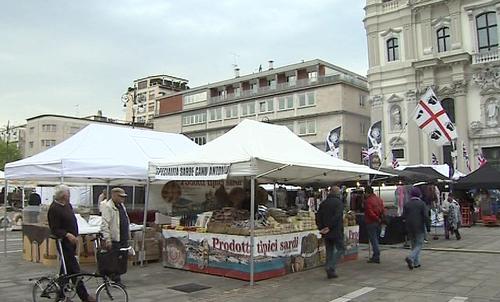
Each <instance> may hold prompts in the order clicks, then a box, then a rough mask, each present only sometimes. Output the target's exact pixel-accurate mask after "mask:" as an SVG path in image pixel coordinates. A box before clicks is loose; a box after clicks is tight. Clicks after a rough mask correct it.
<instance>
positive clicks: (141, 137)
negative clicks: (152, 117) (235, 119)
mask: <svg viewBox="0 0 500 302" xmlns="http://www.w3.org/2000/svg"><path fill="white" fill-rule="evenodd" d="M197 148H198V145H197V144H195V143H194V142H192V141H191V140H190V139H189V138H187V137H186V136H184V135H180V134H172V133H163V132H157V131H151V130H143V129H131V128H128V127H116V126H109V125H100V124H91V125H88V126H86V127H85V128H83V129H82V130H80V131H79V132H78V133H76V134H75V135H73V136H72V137H70V138H68V139H67V140H65V141H63V142H62V143H60V144H58V145H56V146H54V147H52V148H50V149H48V150H46V151H44V152H41V153H38V154H36V155H34V156H32V157H29V158H25V159H22V160H19V161H16V162H11V163H8V164H7V165H6V166H5V178H6V182H7V181H12V180H21V181H35V182H44V183H52V184H58V183H66V184H104V185H107V186H108V189H109V187H110V186H114V185H127V184H147V179H148V163H149V162H150V161H152V160H158V159H161V158H163V159H164V158H169V157H174V156H177V155H180V154H183V153H186V152H188V151H192V150H195V149H197ZM6 185H7V184H6ZM146 191H148V190H146ZM43 211H44V209H43V206H42V209H41V213H42V214H41V215H40V216H42V217H43V216H46V214H44V212H43ZM45 213H46V209H45ZM146 218H147V215H146V212H145V213H144V220H143V221H145V220H146ZM37 227H40V228H46V227H47V223H46V221H37V222H33V223H31V224H30V226H28V227H27V228H26V230H27V231H26V232H25V235H26V237H27V238H31V239H33V238H38V242H37V243H38V244H39V243H41V241H40V240H41V239H40V236H35V234H29V230H36V229H38V228H37ZM145 227H146V226H145V223H143V226H142V228H143V229H145ZM34 232H36V231H34ZM43 233H44V232H38V234H43ZM45 233H46V232H45ZM145 233H146V232H143V234H145ZM32 235H33V236H32ZM142 242H144V240H142ZM32 244H33V240H28V241H27V242H26V244H25V249H30V250H31V248H30V247H31V245H32Z"/></svg>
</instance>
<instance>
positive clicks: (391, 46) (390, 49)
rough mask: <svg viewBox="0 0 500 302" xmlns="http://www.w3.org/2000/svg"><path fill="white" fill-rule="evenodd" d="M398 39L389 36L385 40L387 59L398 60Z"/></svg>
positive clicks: (390, 60)
mask: <svg viewBox="0 0 500 302" xmlns="http://www.w3.org/2000/svg"><path fill="white" fill-rule="evenodd" d="M398 47H399V45H398V39H397V38H391V39H389V40H387V61H388V62H392V61H397V60H399V51H398Z"/></svg>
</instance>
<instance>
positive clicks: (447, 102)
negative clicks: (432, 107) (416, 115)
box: [441, 98, 455, 123]
mask: <svg viewBox="0 0 500 302" xmlns="http://www.w3.org/2000/svg"><path fill="white" fill-rule="evenodd" d="M441 106H443V109H444V110H445V111H446V114H448V116H449V117H450V120H451V122H452V123H455V101H454V100H453V99H450V98H446V99H444V100H442V101H441Z"/></svg>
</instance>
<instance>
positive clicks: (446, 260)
mask: <svg viewBox="0 0 500 302" xmlns="http://www.w3.org/2000/svg"><path fill="white" fill-rule="evenodd" d="M462 233H463V239H462V240H460V241H456V240H444V239H443V236H439V239H438V240H432V239H431V240H430V242H429V243H428V244H426V246H425V247H426V248H427V249H428V250H425V251H424V252H423V257H422V267H421V268H419V269H414V270H413V271H409V270H408V268H407V267H406V263H405V262H404V261H403V259H404V257H405V256H406V254H407V253H408V250H405V249H403V248H402V245H401V244H399V245H394V246H383V247H382V248H383V249H382V258H381V260H382V263H381V264H368V263H366V260H367V259H368V251H367V248H366V245H365V246H362V247H361V251H360V253H359V259H358V260H357V261H351V262H347V263H342V264H341V265H339V268H338V273H339V275H340V277H339V278H338V279H335V280H333V281H332V280H327V279H326V278H325V273H324V271H323V269H321V268H317V269H312V270H308V271H305V272H300V273H295V274H290V275H287V276H284V277H280V278H275V279H271V280H266V281H261V282H258V283H257V284H256V285H255V286H254V287H249V286H248V283H246V282H242V281H239V280H234V279H227V278H222V277H216V276H210V275H204V274H196V273H190V272H185V271H181V270H174V269H166V268H163V267H162V265H161V264H160V263H152V264H148V265H147V266H145V267H136V266H135V267H130V268H129V271H128V273H127V274H126V275H125V276H124V278H123V279H124V283H125V284H126V285H127V290H128V292H129V295H130V301H135V302H149V301H252V302H254V301H319V302H322V301H325V302H345V301H405V302H412V301H455V302H459V301H478V302H479V301H498V302H500V286H499V284H500V280H499V275H500V240H498V239H499V238H500V228H487V227H483V226H480V225H478V226H475V227H472V228H463V229H462ZM20 236H21V235H20V233H19V232H17V233H16V232H13V233H9V239H8V240H9V246H10V247H11V249H12V251H13V252H9V253H8V254H7V256H5V255H4V254H3V253H2V254H0V301H9V302H10V301H15V302H19V301H31V286H32V282H29V281H28V278H32V277H36V276H41V275H44V274H47V273H51V272H54V268H49V267H45V266H43V265H41V264H34V263H29V262H25V261H23V260H22V258H21V253H20V252H19V251H18V250H19V247H18V246H15V244H16V243H15V242H16V241H15V240H18V239H19V238H20ZM431 238H432V236H431ZM1 239H2V240H3V236H2V238H1ZM13 240H14V241H13ZM1 243H2V244H3V241H2V242H1ZM0 247H1V248H3V246H0ZM441 249H442V250H441ZM473 250H481V252H480V253H478V252H474V251H473ZM16 251H17V252H16ZM84 269H86V270H88V271H92V270H93V269H94V268H93V267H84ZM186 283H196V284H200V285H205V286H208V287H210V288H208V289H205V290H201V291H198V292H194V293H190V294H188V293H183V292H180V291H176V290H173V289H169V287H172V286H176V285H181V284H186ZM87 285H88V287H89V288H91V290H93V289H95V287H96V284H94V283H93V282H90V281H89V282H88V284H87Z"/></svg>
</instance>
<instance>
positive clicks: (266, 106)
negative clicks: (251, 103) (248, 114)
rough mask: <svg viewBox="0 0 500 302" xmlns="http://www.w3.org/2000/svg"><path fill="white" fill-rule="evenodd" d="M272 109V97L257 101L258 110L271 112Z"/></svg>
mask: <svg viewBox="0 0 500 302" xmlns="http://www.w3.org/2000/svg"><path fill="white" fill-rule="evenodd" d="M272 111H274V99H269V100H262V101H259V112H260V113H264V112H272Z"/></svg>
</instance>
